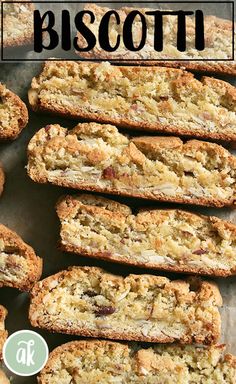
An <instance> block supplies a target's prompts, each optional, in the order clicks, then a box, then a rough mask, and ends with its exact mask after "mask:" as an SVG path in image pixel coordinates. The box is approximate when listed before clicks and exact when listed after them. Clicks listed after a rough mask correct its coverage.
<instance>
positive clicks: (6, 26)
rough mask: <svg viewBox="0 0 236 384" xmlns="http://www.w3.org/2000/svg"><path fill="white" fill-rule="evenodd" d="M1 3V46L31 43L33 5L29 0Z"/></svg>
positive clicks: (32, 35)
mask: <svg viewBox="0 0 236 384" xmlns="http://www.w3.org/2000/svg"><path fill="white" fill-rule="evenodd" d="M1 3H3V4H2V11H3V15H2V22H3V26H2V32H3V41H2V43H3V47H4V48H7V47H15V46H23V45H29V44H32V43H33V41H34V19H33V12H34V5H33V3H32V2H31V1H27V2H25V1H24V0H17V1H14V0H10V1H9V0H8V2H7V3H6V2H5V1H1Z"/></svg>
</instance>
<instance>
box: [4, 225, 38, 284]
mask: <svg viewBox="0 0 236 384" xmlns="http://www.w3.org/2000/svg"><path fill="white" fill-rule="evenodd" d="M41 273H42V259H41V258H39V257H38V256H36V255H35V252H34V250H33V248H31V247H30V246H29V245H28V244H26V243H25V242H24V241H23V240H22V239H21V238H20V237H19V236H18V235H17V234H16V233H15V232H13V231H11V230H10V229H9V228H7V227H5V226H4V225H2V224H0V287H3V286H6V287H13V288H18V289H20V290H22V291H29V290H30V289H31V287H32V285H33V284H34V283H35V282H36V281H37V280H39V279H40V277H41Z"/></svg>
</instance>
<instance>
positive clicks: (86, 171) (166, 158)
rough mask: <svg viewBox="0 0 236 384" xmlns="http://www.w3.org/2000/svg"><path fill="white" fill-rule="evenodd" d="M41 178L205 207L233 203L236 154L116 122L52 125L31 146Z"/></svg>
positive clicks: (33, 172)
mask: <svg viewBox="0 0 236 384" xmlns="http://www.w3.org/2000/svg"><path fill="white" fill-rule="evenodd" d="M28 174H29V176H30V177H31V178H32V179H33V180H34V181H36V182H40V183H46V182H50V183H52V184H56V185H61V186H65V187H71V188H75V189H81V190H87V191H96V192H103V193H112V194H117V195H123V196H133V197H141V198H146V199H151V200H160V201H170V202H177V203H189V204H199V205H206V206H218V207H222V206H227V205H233V204H234V201H235V195H236V194H235V190H236V184H235V181H236V159H235V157H234V156H232V155H231V154H230V153H229V152H228V151H227V150H226V149H224V148H223V147H221V146H219V145H217V144H213V143H207V142H203V141H197V140H190V141H187V142H186V143H183V142H182V140H181V139H179V138H175V137H168V138H166V137H135V138H132V139H129V138H128V137H126V136H124V135H122V134H120V133H119V132H118V130H117V128H116V127H114V126H112V125H102V124H97V123H82V124H78V125H77V126H76V127H75V128H74V129H72V130H67V129H65V128H62V127H61V126H59V125H49V126H47V127H46V128H43V129H41V130H39V131H38V132H37V133H36V134H35V135H34V137H33V138H32V139H31V141H30V143H29V146H28Z"/></svg>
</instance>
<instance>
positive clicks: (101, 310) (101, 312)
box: [94, 305, 116, 316]
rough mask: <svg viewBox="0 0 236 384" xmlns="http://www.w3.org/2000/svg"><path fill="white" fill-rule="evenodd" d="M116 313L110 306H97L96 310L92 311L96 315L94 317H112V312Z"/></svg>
mask: <svg viewBox="0 0 236 384" xmlns="http://www.w3.org/2000/svg"><path fill="white" fill-rule="evenodd" d="M115 311H116V309H115V308H114V307H112V306H103V305H101V306H98V308H97V309H96V311H94V313H95V314H96V316H107V315H112V314H113V313H114V312H115Z"/></svg>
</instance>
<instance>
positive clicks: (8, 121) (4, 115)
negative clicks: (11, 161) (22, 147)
mask: <svg viewBox="0 0 236 384" xmlns="http://www.w3.org/2000/svg"><path fill="white" fill-rule="evenodd" d="M27 123H28V110H27V108H26V105H25V103H24V102H23V101H22V100H21V99H20V98H19V96H17V95H16V94H15V93H13V92H12V91H9V89H7V88H6V86H5V85H3V84H1V83H0V140H6V139H10V140H13V139H15V138H16V137H17V136H18V135H19V134H20V132H21V131H22V129H23V128H24V127H25V126H26V124H27Z"/></svg>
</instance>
